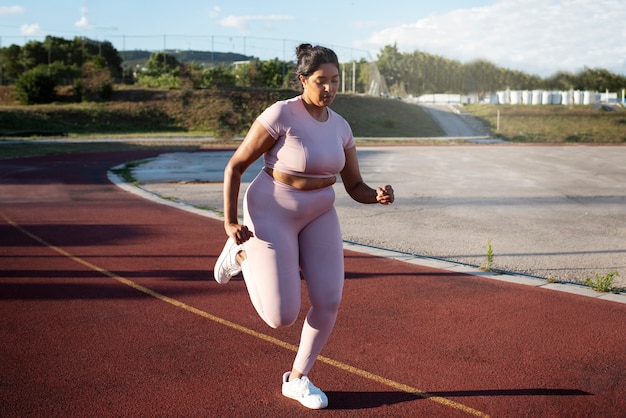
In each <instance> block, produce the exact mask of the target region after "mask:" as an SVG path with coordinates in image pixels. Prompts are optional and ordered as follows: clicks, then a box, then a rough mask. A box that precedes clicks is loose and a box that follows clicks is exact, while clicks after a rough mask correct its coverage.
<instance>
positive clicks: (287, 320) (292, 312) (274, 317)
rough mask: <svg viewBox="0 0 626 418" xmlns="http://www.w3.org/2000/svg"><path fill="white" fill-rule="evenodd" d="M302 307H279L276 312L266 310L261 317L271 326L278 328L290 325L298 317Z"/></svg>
mask: <svg viewBox="0 0 626 418" xmlns="http://www.w3.org/2000/svg"><path fill="white" fill-rule="evenodd" d="M299 311H300V309H293V308H290V309H278V310H276V311H274V312H264V313H262V314H261V319H263V321H265V323H266V324H267V325H269V326H270V327H272V328H274V329H277V328H283V327H289V326H291V325H293V324H294V323H295V322H296V320H297V319H298V314H299Z"/></svg>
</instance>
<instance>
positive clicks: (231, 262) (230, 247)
mask: <svg viewBox="0 0 626 418" xmlns="http://www.w3.org/2000/svg"><path fill="white" fill-rule="evenodd" d="M239 251H241V245H237V244H235V241H234V240H233V239H232V238H228V240H227V241H226V244H225V245H224V249H223V250H222V253H221V254H220V256H219V257H218V259H217V262H216V263H215V268H214V269H213V277H214V278H215V281H216V282H218V283H220V284H226V283H228V281H229V280H230V279H231V278H232V277H234V276H236V275H238V274H239V273H241V266H240V265H239V263H238V262H237V253H238V252H239Z"/></svg>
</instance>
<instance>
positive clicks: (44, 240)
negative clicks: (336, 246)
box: [0, 151, 626, 417]
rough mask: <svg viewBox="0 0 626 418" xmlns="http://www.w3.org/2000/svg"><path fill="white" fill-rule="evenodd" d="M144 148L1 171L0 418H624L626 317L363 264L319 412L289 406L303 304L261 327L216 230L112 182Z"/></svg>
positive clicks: (328, 360)
mask: <svg viewBox="0 0 626 418" xmlns="http://www.w3.org/2000/svg"><path fill="white" fill-rule="evenodd" d="M152 155H155V152H154V151H147V152H131V153H129V152H126V153H101V154H82V155H70V156H56V157H46V158H26V159H14V160H3V161H0V200H1V203H0V260H1V266H0V314H1V318H2V320H1V321H2V322H1V324H2V326H1V328H0V336H1V338H2V344H1V348H0V358H1V361H0V416H2V417H23V416H46V417H49V416H63V417H82V416H188V417H205V416H216V417H228V416H237V417H243V416H254V417H265V416H267V417H274V416H300V415H304V414H314V413H318V414H320V413H321V414H325V416H341V417H343V416H346V417H353V416H359V417H369V416H375V417H381V416H390V417H403V416H411V417H415V416H442V417H450V416H494V417H520V416H529V417H541V416H546V417H562V416H567V417H576V416H580V417H589V416H595V417H619V416H622V417H623V416H624V414H625V412H624V411H626V327H625V324H626V305H624V304H619V303H614V302H608V301H601V300H596V299H592V298H586V297H583V296H577V295H572V294H565V293H560V292H555V291H551V290H545V289H537V288H533V287H527V286H522V285H516V284H510V283H505V282H499V281H493V280H489V279H486V278H480V277H474V276H469V275H463V274H458V273H451V272H448V271H443V270H437V269H433V268H425V267H420V266H416V265H413V264H407V263H403V262H400V261H392V260H388V259H382V258H377V257H374V256H370V255H364V254H361V253H355V252H346V286H345V298H344V302H343V304H342V308H341V311H340V317H339V320H338V322H337V325H336V328H335V331H334V333H333V335H332V337H331V339H330V341H329V343H328V345H327V346H326V348H325V350H324V352H323V357H322V358H320V360H319V361H318V363H317V364H316V366H315V368H314V370H313V372H312V374H311V378H312V380H313V381H314V382H315V383H316V384H317V385H318V386H320V387H321V388H323V389H324V390H325V391H326V392H327V394H328V396H329V399H330V405H329V408H328V410H325V411H317V412H316V411H308V410H306V409H305V408H303V407H301V406H300V405H299V404H298V403H296V402H295V401H292V400H289V399H286V398H284V397H282V395H281V394H280V378H281V375H282V373H283V372H284V371H286V370H287V369H289V367H290V365H291V361H292V359H293V356H294V350H295V344H297V341H298V336H299V332H300V326H301V321H302V315H303V314H304V311H305V309H306V307H307V306H306V299H305V304H304V306H303V310H302V313H301V319H300V321H299V322H298V323H297V324H296V325H295V326H294V327H291V328H286V329H281V330H271V329H269V328H268V327H267V326H265V325H264V324H263V323H262V322H261V320H260V319H259V318H258V317H257V316H256V314H255V312H254V310H253V308H252V306H251V304H250V302H249V300H248V296H247V293H246V290H245V287H244V284H243V281H241V280H236V281H233V282H231V283H229V284H228V285H226V286H221V285H218V284H217V283H215V282H213V281H212V280H211V278H212V271H211V270H212V267H213V263H214V262H215V259H216V257H217V256H218V254H219V251H220V250H221V247H222V244H223V241H224V238H225V236H224V233H223V230H222V225H221V222H219V221H216V220H212V219H208V218H205V217H202V216H199V215H194V214H191V213H188V212H185V211H181V210H179V209H176V208H172V207H168V206H164V205H159V204H156V203H153V202H150V201H145V200H142V199H141V198H138V197H136V196H134V195H132V194H128V193H126V192H124V191H122V190H121V189H119V188H117V187H116V186H114V185H112V184H110V183H109V182H108V180H107V178H106V172H107V170H108V169H109V168H111V167H113V166H115V165H117V164H120V163H122V162H126V161H131V160H135V159H141V158H147V157H149V156H152ZM373 210H374V209H373Z"/></svg>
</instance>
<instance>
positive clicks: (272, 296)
mask: <svg viewBox="0 0 626 418" xmlns="http://www.w3.org/2000/svg"><path fill="white" fill-rule="evenodd" d="M296 55H297V58H298V63H297V66H296V70H295V73H296V76H297V78H298V82H299V83H300V84H301V86H302V95H300V96H298V97H294V98H292V99H289V100H285V101H280V102H277V103H275V104H273V105H272V106H270V107H269V108H267V109H266V110H265V111H264V112H263V113H262V114H261V115H260V116H259V117H258V118H257V120H256V121H255V122H254V123H253V124H252V126H251V128H250V131H249V132H248V134H247V135H246V137H245V138H244V140H243V142H242V143H241V145H240V146H239V147H238V148H237V150H236V151H235V153H234V154H233V156H232V158H231V159H230V161H229V162H228V164H227V165H226V169H225V171H224V228H225V230H226V234H227V235H228V240H227V242H226V246H225V247H224V250H223V251H222V253H221V255H220V257H219V258H218V260H217V263H216V265H215V269H214V276H215V280H217V281H218V282H219V283H227V282H228V281H229V280H230V278H231V277H233V276H235V275H236V274H238V273H239V272H243V277H244V280H245V282H246V287H247V288H248V292H249V294H250V299H251V301H252V304H253V305H254V307H255V309H256V311H257V312H258V314H259V315H260V317H261V318H262V319H263V320H264V321H265V322H266V323H267V324H268V325H269V326H271V327H273V328H278V327H281V326H289V325H292V324H293V323H294V322H295V321H296V319H297V316H298V313H299V311H300V303H301V300H300V286H301V285H300V278H301V276H300V273H302V277H303V278H304V280H305V281H306V283H307V290H308V293H309V297H310V300H311V309H310V310H309V312H308V314H307V317H306V320H305V322H304V325H303V329H302V335H301V340H300V345H299V348H298V353H297V354H296V358H295V361H294V363H293V367H292V369H291V371H289V372H286V373H285V374H284V375H283V383H282V393H283V395H285V396H286V397H289V398H292V399H296V400H298V401H299V402H300V403H301V404H303V405H304V406H306V407H308V408H312V409H320V408H325V407H326V406H327V405H328V398H327V397H326V395H325V394H324V392H322V391H321V390H320V389H318V388H317V387H315V386H314V385H313V384H312V383H311V382H310V380H309V379H308V377H307V375H308V373H309V371H310V370H311V368H312V367H313V363H314V362H315V360H316V358H317V356H318V354H319V353H320V352H321V350H322V347H323V346H324V344H325V342H326V340H327V339H328V337H329V335H330V333H331V331H332V328H333V326H334V324H335V320H336V318H337V311H338V308H339V302H340V300H341V294H342V289H343V280H344V266H343V242H342V238H341V231H340V227H339V220H338V218H337V214H336V212H335V208H334V200H335V194H334V189H333V188H332V187H331V186H332V185H333V184H334V183H335V175H336V174H337V173H340V174H341V178H342V180H343V183H344V186H345V188H346V191H347V192H348V194H349V195H350V196H351V197H352V198H353V199H354V200H356V201H358V202H361V203H381V204H384V205H386V204H390V203H392V202H393V200H394V195H393V189H392V188H391V186H385V187H384V188H377V189H372V188H370V187H369V186H367V185H366V184H365V183H364V182H363V180H362V178H361V174H360V171H359V164H358V160H357V153H356V148H355V145H354V138H353V136H352V130H351V129H350V126H349V125H348V123H347V122H346V121H345V120H344V119H343V118H342V117H341V116H339V115H338V114H337V113H335V112H334V111H332V110H331V109H330V108H329V107H328V106H330V104H331V103H332V102H333V99H334V98H335V94H336V93H337V88H338V86H339V61H338V59H337V55H336V54H335V53H334V52H333V51H332V50H330V49H328V48H324V47H321V46H315V47H313V46H311V45H310V44H302V45H300V46H298V47H297V48H296ZM261 155H263V156H264V163H265V165H264V167H263V170H262V171H261V172H260V173H259V174H258V175H257V177H256V178H255V179H254V181H253V182H252V183H251V184H250V186H249V187H248V189H247V191H246V193H245V196H244V202H243V203H244V221H243V224H240V223H239V221H238V218H237V201H238V196H239V189H240V185H241V177H242V174H243V173H244V172H245V170H246V169H247V168H248V167H249V166H250V165H251V164H252V163H253V162H254V161H256V160H257V159H258V158H259V157H260V156H261Z"/></svg>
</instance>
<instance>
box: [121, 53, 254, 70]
mask: <svg viewBox="0 0 626 418" xmlns="http://www.w3.org/2000/svg"><path fill="white" fill-rule="evenodd" d="M165 52H166V53H167V54H169V55H172V56H174V57H175V58H176V59H177V60H178V61H179V62H181V63H190V62H194V63H197V64H201V65H215V64H231V63H233V62H237V61H248V60H250V59H252V58H253V57H251V56H247V55H243V54H237V53H233V52H211V51H191V50H188V51H182V50H166V51H165ZM152 54H153V52H150V51H145V50H134V51H120V52H119V55H120V57H121V58H122V59H123V60H124V66H126V67H130V68H134V67H143V66H144V65H145V63H146V62H147V61H148V59H149V58H150V56H151V55H152Z"/></svg>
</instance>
